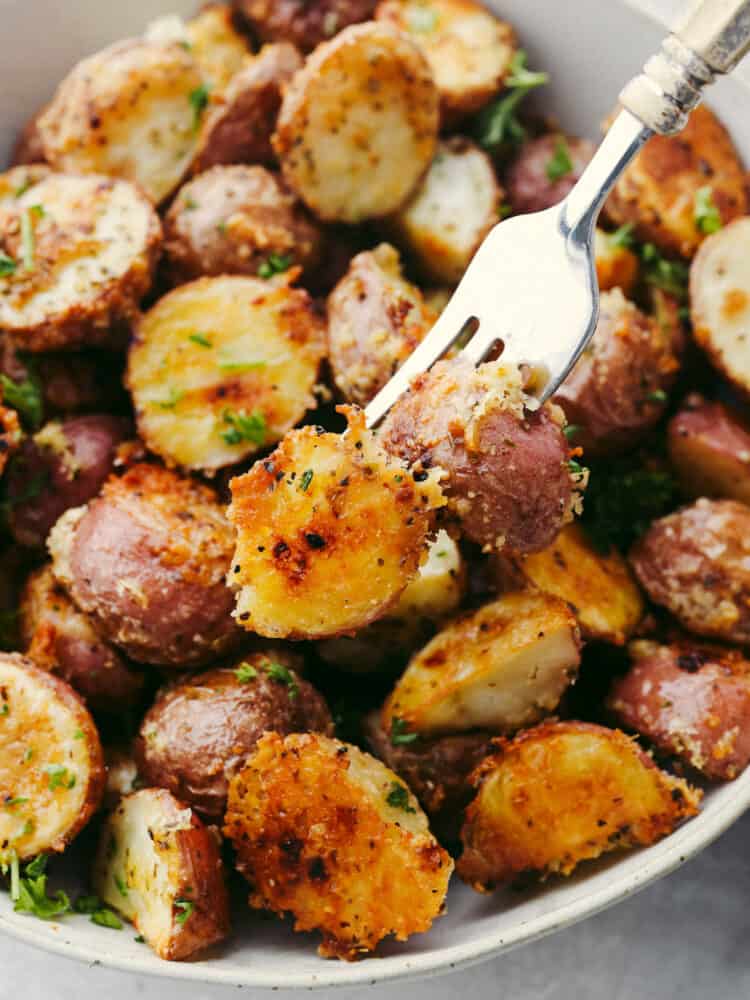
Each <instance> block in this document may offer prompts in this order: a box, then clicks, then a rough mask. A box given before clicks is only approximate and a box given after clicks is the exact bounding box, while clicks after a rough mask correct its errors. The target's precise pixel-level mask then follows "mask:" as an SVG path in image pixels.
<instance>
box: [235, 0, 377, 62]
mask: <svg viewBox="0 0 750 1000" xmlns="http://www.w3.org/2000/svg"><path fill="white" fill-rule="evenodd" d="M376 2H377V0H316V2H315V3H309V2H308V0H234V8H235V10H236V11H237V12H238V13H239V14H240V15H241V17H243V18H244V19H245V20H246V21H247V23H248V25H249V26H250V28H252V30H253V33H254V34H255V35H257V37H258V38H260V39H261V41H263V42H282V41H287V42H292V43H293V44H294V45H296V46H297V48H298V49H301V50H302V51H303V52H312V50H313V49H314V48H315V47H316V46H317V45H319V44H320V42H324V41H326V40H327V39H329V38H330V37H331V36H332V35H335V34H336V32H337V31H341V30H342V28H345V27H347V26H348V25H350V24H357V23H358V22H359V21H367V20H368V19H369V17H370V16H371V14H372V12H373V10H374V9H375V4H376Z"/></svg>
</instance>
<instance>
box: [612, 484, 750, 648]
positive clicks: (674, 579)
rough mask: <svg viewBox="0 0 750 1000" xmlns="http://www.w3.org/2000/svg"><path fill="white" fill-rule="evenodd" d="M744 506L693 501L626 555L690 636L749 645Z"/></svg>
mask: <svg viewBox="0 0 750 1000" xmlns="http://www.w3.org/2000/svg"><path fill="white" fill-rule="evenodd" d="M749 556H750V507H746V506H745V505H744V504H741V503H737V502H736V501H735V500H707V499H705V498H702V499H700V500H697V501H696V502H695V503H694V504H692V505H691V506H690V507H683V508H682V510H679V511H677V512H676V513H674V514H669V515H668V516H667V517H663V518H661V519H660V520H658V521H654V523H653V524H652V525H651V527H650V528H649V530H648V531H647V532H646V534H645V535H644V536H643V538H641V540H640V541H639V542H637V543H636V545H635V546H634V548H633V550H632V551H631V553H630V563H631V565H632V567H633V569H634V570H635V575H636V576H637V577H638V579H639V580H640V582H641V585H642V586H643V587H644V588H645V590H646V592H647V593H648V595H649V597H650V598H651V600H652V601H654V602H655V603H656V604H661V605H663V606H664V607H666V608H667V609H668V610H669V611H671V612H672V614H673V615H674V616H675V617H676V618H677V619H678V620H679V621H680V622H681V623H682V625H684V627H685V628H686V629H688V630H689V631H690V632H694V633H696V634H697V635H705V636H713V637H715V638H717V639H724V640H726V641H727V642H740V643H743V642H750V558H749Z"/></svg>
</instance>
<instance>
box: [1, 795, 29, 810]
mask: <svg viewBox="0 0 750 1000" xmlns="http://www.w3.org/2000/svg"><path fill="white" fill-rule="evenodd" d="M28 801H29V800H28V799H27V798H25V797H24V796H23V795H16V796H15V798H12V799H5V801H4V802H3V805H4V806H7V807H8V809H12V808H13V806H22V805H23V804H24V802H28Z"/></svg>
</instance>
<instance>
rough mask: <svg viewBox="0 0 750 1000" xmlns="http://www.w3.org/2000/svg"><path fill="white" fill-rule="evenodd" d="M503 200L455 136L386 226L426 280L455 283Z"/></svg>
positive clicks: (491, 175) (486, 170) (481, 161)
mask: <svg viewBox="0 0 750 1000" xmlns="http://www.w3.org/2000/svg"><path fill="white" fill-rule="evenodd" d="M453 2H455V0H451V3H453ZM502 199H503V192H502V189H501V188H500V186H499V184H498V183H497V178H496V177H495V171H494V168H493V166H492V163H491V161H490V159H489V157H488V156H487V154H486V153H484V152H483V151H482V150H481V149H479V147H478V146H475V145H474V144H473V143H472V142H470V141H469V140H468V139H463V138H460V137H454V138H452V139H447V140H444V141H443V142H441V143H440V145H439V146H438V150H437V153H436V154H435V158H434V159H433V161H432V164H431V165H430V168H429V170H428V171H427V173H426V174H425V176H424V179H423V180H422V182H421V184H420V185H419V187H418V188H417V190H416V192H415V193H414V195H413V196H412V197H411V198H410V199H409V201H407V203H406V204H405V205H404V206H403V208H401V209H400V211H399V212H398V213H397V214H396V215H395V216H393V218H392V219H390V220H389V223H388V225H389V228H390V229H391V231H392V232H393V236H394V240H395V241H396V243H398V245H399V246H401V247H403V248H404V250H406V251H408V252H409V254H410V256H411V257H412V258H413V259H414V261H415V264H416V266H417V267H418V268H419V270H420V272H421V274H422V276H423V277H424V278H425V280H427V281H432V282H438V283H441V282H442V283H445V284H448V285H455V284H457V283H458V282H459V281H460V280H461V278H462V277H463V273H464V271H465V270H466V268H467V267H468V266H469V264H470V262H471V258H472V257H473V256H474V253H475V251H476V250H477V248H478V247H479V244H480V243H481V242H482V240H483V239H484V237H485V236H486V235H487V233H488V232H489V231H490V229H492V227H493V226H494V225H495V224H496V223H497V222H498V221H499V216H498V209H499V207H500V203H501V202H502Z"/></svg>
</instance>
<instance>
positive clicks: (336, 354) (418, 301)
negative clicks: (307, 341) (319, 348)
mask: <svg viewBox="0 0 750 1000" xmlns="http://www.w3.org/2000/svg"><path fill="white" fill-rule="evenodd" d="M436 319H437V314H435V313H433V312H432V310H431V309H429V307H428V306H426V305H425V302H424V299H423V297H422V293H421V292H420V290H419V289H418V288H417V287H416V285H412V284H411V283H410V282H408V281H406V280H405V279H404V278H403V277H402V274H401V261H400V257H399V254H398V251H397V250H395V249H394V248H393V247H392V246H391V245H390V244H388V243H381V244H380V245H379V246H377V247H375V249H374V250H366V251H364V252H363V253H360V254H357V256H356V257H355V258H354V259H353V260H352V262H351V263H350V265H349V270H348V271H347V273H346V274H345V275H344V277H343V278H342V279H341V281H339V283H338V284H337V285H336V287H335V288H334V289H333V291H332V292H331V294H330V295H329V297H328V351H329V363H330V365H331V371H332V373H333V379H334V382H335V383H336V386H337V388H338V389H339V391H340V392H341V394H342V396H343V397H344V399H345V400H346V401H347V402H351V403H357V405H359V406H366V405H367V404H368V403H369V402H370V400H371V399H373V398H374V397H375V396H376V395H377V394H378V392H379V391H380V390H381V389H382V388H383V386H384V385H385V384H386V382H388V380H389V379H390V378H391V376H392V375H394V374H395V373H396V372H397V371H398V369H399V368H400V367H401V365H402V364H403V363H404V361H406V359H407V358H408V357H409V355H410V354H411V353H412V351H413V350H414V348H415V347H417V345H418V344H419V343H421V341H422V339H423V337H424V336H425V335H426V334H427V333H428V332H429V330H430V329H431V327H432V325H433V323H434V322H435V320H436Z"/></svg>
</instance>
